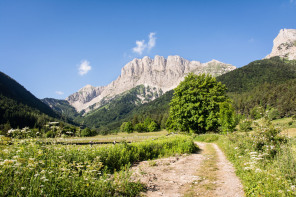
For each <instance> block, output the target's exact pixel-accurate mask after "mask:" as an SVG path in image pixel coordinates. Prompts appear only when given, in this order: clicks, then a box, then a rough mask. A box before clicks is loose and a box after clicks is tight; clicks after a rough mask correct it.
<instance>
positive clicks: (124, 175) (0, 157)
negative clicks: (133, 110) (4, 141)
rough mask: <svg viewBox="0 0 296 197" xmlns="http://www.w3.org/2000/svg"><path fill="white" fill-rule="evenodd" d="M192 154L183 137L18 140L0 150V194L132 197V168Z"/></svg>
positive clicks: (136, 186)
mask: <svg viewBox="0 0 296 197" xmlns="http://www.w3.org/2000/svg"><path fill="white" fill-rule="evenodd" d="M196 150H197V147H196V146H195V145H194V142H193V138H192V137H189V136H184V135H171V136H167V137H165V136H163V137H159V138H157V139H154V140H146V141H142V142H136V143H131V144H127V143H126V142H122V143H118V144H116V145H104V146H99V145H93V146H91V145H87V146H75V145H57V144H54V143H53V144H51V145H48V144H47V143H44V142H42V141H40V140H36V139H25V140H20V141H18V143H14V144H12V145H1V147H0V182H1V185H0V196H40V195H42V196H136V195H138V194H139V192H141V191H144V190H145V186H144V185H142V184H141V183H139V182H134V181H132V180H131V179H130V172H129V167H130V166H131V165H133V164H134V163H136V162H139V161H143V160H151V159H155V158H159V157H167V156H171V155H175V154H183V153H192V152H195V151H196Z"/></svg>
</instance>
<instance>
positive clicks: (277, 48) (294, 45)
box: [265, 29, 296, 60]
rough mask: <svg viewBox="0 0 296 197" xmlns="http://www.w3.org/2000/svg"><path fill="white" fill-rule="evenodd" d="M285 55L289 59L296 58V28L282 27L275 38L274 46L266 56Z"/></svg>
mask: <svg viewBox="0 0 296 197" xmlns="http://www.w3.org/2000/svg"><path fill="white" fill-rule="evenodd" d="M275 56H279V57H283V58H287V59H288V60H296V29H281V30H280V33H279V34H278V36H277V37H276V38H275V39H274V40H273V48H272V51H271V53H270V54H269V55H267V56H266V57H265V58H271V57H275Z"/></svg>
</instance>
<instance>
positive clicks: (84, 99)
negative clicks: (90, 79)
mask: <svg viewBox="0 0 296 197" xmlns="http://www.w3.org/2000/svg"><path fill="white" fill-rule="evenodd" d="M103 90H104V87H93V86H91V85H86V86H85V87H83V88H81V89H80V90H79V91H78V92H75V93H74V94H72V95H70V96H68V97H67V98H66V100H67V101H68V102H69V103H70V105H72V106H73V107H74V108H75V109H76V110H77V111H81V110H82V109H81V110H80V106H82V105H84V104H86V103H88V102H90V101H91V100H92V99H93V98H95V97H97V96H99V95H100V94H101V93H102V92H103Z"/></svg>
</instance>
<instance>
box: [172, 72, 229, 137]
mask: <svg viewBox="0 0 296 197" xmlns="http://www.w3.org/2000/svg"><path fill="white" fill-rule="evenodd" d="M225 92H226V87H225V85H223V84H222V83H221V82H217V81H216V78H214V77H212V76H211V75H205V74H202V75H195V74H193V73H190V74H189V75H188V76H186V77H185V79H184V81H182V82H181V83H180V84H179V86H178V87H177V88H175V90H174V96H173V99H172V101H171V103H170V112H169V118H168V122H167V127H168V129H170V130H180V131H185V132H194V133H205V132H207V131H217V130H218V128H219V127H220V126H221V123H222V122H223V127H227V125H228V124H226V123H225V121H232V120H231V118H229V117H228V116H227V115H222V116H221V115H220V113H221V112H220V111H221V110H220V106H224V108H225V106H228V105H226V104H223V103H229V102H230V101H229V99H228V97H227V96H226V94H225ZM230 109H231V107H227V110H230ZM222 111H223V110H222ZM224 113H225V112H224ZM228 114H229V113H228ZM223 117H226V120H223V121H221V120H220V119H221V118H223ZM219 118H220V119H219ZM230 124H231V123H230ZM232 127H233V126H232Z"/></svg>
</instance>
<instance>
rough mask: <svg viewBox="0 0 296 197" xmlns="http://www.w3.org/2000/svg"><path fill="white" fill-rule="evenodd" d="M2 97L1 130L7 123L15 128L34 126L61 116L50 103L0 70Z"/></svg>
mask: <svg viewBox="0 0 296 197" xmlns="http://www.w3.org/2000/svg"><path fill="white" fill-rule="evenodd" d="M0 98H1V99H0V130H1V125H2V126H3V125H4V124H6V123H9V124H10V126H12V127H14V128H16V127H21V128H22V127H25V126H30V127H33V126H35V125H37V126H41V124H43V123H44V121H45V122H46V120H50V119H53V118H59V115H58V114H57V113H55V112H54V111H53V110H52V109H51V108H50V107H49V106H48V105H46V104H44V103H43V102H41V101H40V100H39V99H38V98H36V97H35V96H34V95H33V94H31V93H30V92H29V91H28V90H26V89H25V88H24V87H23V86H22V85H20V84H19V83H18V82H17V81H15V80H14V79H12V78H11V77H9V76H8V75H6V74H4V73H3V72H0Z"/></svg>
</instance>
